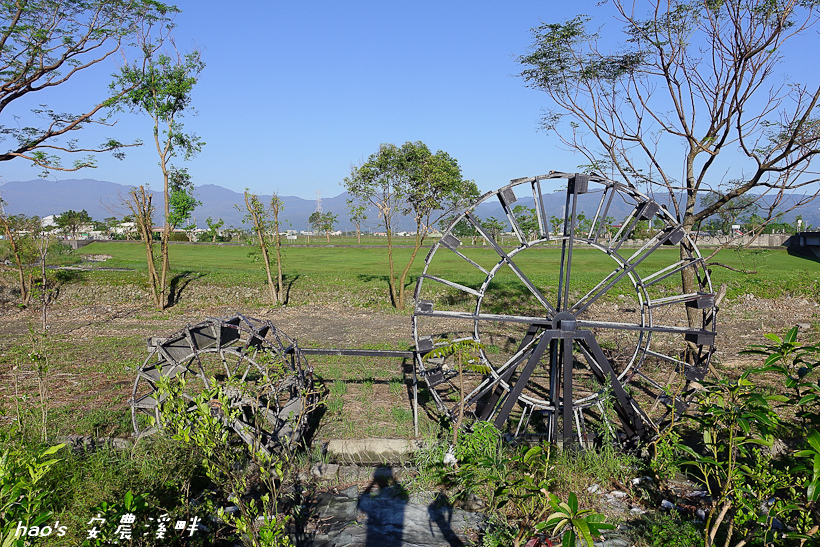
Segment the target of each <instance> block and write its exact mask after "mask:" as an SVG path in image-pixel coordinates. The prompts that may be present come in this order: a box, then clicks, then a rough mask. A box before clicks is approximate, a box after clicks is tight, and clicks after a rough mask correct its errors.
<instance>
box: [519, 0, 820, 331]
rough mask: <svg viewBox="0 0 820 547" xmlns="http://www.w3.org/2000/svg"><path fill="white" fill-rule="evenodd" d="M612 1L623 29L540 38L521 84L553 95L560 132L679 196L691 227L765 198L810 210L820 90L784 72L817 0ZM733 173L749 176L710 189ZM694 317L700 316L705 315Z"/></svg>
mask: <svg viewBox="0 0 820 547" xmlns="http://www.w3.org/2000/svg"><path fill="white" fill-rule="evenodd" d="M610 5H611V6H613V7H614V9H615V10H616V12H617V14H616V19H617V20H619V21H620V22H621V24H622V25H623V31H622V33H621V34H620V36H617V35H610V36H609V37H608V38H607V41H606V44H604V43H602V42H601V41H599V39H598V35H597V34H595V33H594V32H592V31H589V30H588V29H587V25H588V23H589V22H590V19H589V18H588V17H585V16H582V15H579V16H576V17H574V18H572V19H569V20H567V21H562V22H549V23H542V24H541V25H539V26H537V27H536V28H534V29H533V30H532V36H533V40H534V41H533V45H532V47H531V49H530V51H529V52H528V53H526V54H525V55H522V56H521V57H520V58H519V61H520V63H521V65H522V67H523V70H522V72H521V76H522V77H523V79H524V80H525V82H526V84H527V85H528V86H529V87H532V88H535V89H538V90H541V91H543V92H545V93H546V96H547V97H548V100H549V106H548V107H547V110H546V112H547V113H546V115H545V117H544V120H543V126H544V128H545V129H546V130H548V131H554V132H555V133H556V134H557V135H558V136H559V138H560V139H561V140H562V142H563V144H564V145H565V146H567V147H568V148H569V149H571V150H574V151H577V152H579V153H581V154H583V155H584V156H585V158H586V160H587V161H588V163H589V164H596V162H597V161H598V160H600V159H601V157H602V156H603V158H605V159H606V161H607V163H608V164H609V165H610V166H611V169H612V170H613V172H614V173H615V175H616V176H619V177H620V178H622V179H623V180H625V181H628V182H630V183H633V184H634V183H646V184H649V185H650V186H655V187H656V188H655V190H656V191H659V192H665V193H667V194H668V195H669V196H670V198H669V202H670V207H671V208H673V215H674V216H676V217H677V218H678V219H679V220H680V222H681V224H682V225H683V228H684V229H685V230H686V231H691V230H692V229H693V228H694V227H695V226H697V225H698V223H699V222H701V221H705V220H706V219H708V218H709V217H710V216H712V215H714V214H716V213H718V211H720V210H721V208H722V207H724V206H725V205H726V204H729V203H731V202H732V201H733V200H735V199H737V198H739V197H740V196H743V195H745V194H747V193H748V192H750V191H751V190H755V191H760V192H770V193H771V194H772V195H782V194H783V193H789V192H793V191H795V190H796V189H798V188H802V189H805V190H808V192H806V196H805V198H804V199H802V200H801V203H806V202H807V201H808V200H810V199H812V198H814V196H815V195H816V193H817V190H816V188H815V186H812V185H813V184H814V183H815V182H816V181H817V180H818V179H817V177H816V175H815V172H816V169H812V168H811V163H812V161H813V159H814V157H815V156H816V155H817V154H818V153H820V131H818V119H817V115H816V106H817V104H818V101H820V86H816V85H812V86H807V85H803V84H801V83H799V82H798V81H796V80H793V79H792V78H790V79H789V81H788V82H787V83H784V82H783V81H782V80H781V74H782V73H783V70H782V69H781V68H780V63H781V61H782V60H783V55H784V51H786V49H785V46H786V44H787V42H791V41H795V42H797V41H799V39H800V37H801V36H802V35H804V34H807V31H808V30H809V29H810V28H811V27H812V26H813V25H814V24H815V23H816V22H817V19H818V13H819V11H820V7H819V6H818V5H817V4H816V3H814V2H792V1H790V0H771V1H769V0H749V1H742V0H727V1H722V2H701V1H697V0H681V1H677V2H660V1H658V0H654V1H651V2H649V3H648V4H641V7H637V6H635V5H634V4H632V3H630V2H622V1H621V0H615V1H614V2H613V3H611V4H610ZM607 17H608V20H610V21H611V20H612V18H611V17H610V16H607ZM610 44H611V45H610ZM795 46H798V47H799V44H797V43H795ZM808 47H810V45H808V46H803V49H808ZM704 52H708V53H707V54H704ZM672 151H681V152H680V153H675V152H672ZM727 168H729V169H731V170H732V171H733V172H734V173H737V175H740V174H741V173H742V175H743V178H742V179H738V180H736V181H735V182H734V183H732V184H730V185H728V186H727V187H725V188H718V189H715V188H714V186H710V185H714V181H715V180H722V179H723V178H724V177H725V175H726V170H727ZM681 169H683V172H682V177H681ZM642 173H649V174H648V175H643V174H642ZM707 191H715V192H716V194H717V195H716V199H715V200H714V201H713V202H711V203H709V204H706V205H703V204H701V203H699V202H698V198H699V196H701V195H703V194H704V193H705V192H707ZM681 192H682V193H681ZM688 252H689V249H686V246H685V245H684V246H682V248H681V253H682V254H684V255H687V256H688ZM682 273H683V287H684V290H685V291H686V292H689V293H691V292H695V291H696V290H697V280H696V279H695V273H694V271H693V270H692V269H691V268H686V269H684V270H682ZM690 311H691V313H692V314H693V316H692V317H690V319H693V317H694V315H695V314H696V312H697V310H695V309H692V310H690ZM693 320H694V319H693Z"/></svg>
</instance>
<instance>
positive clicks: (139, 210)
mask: <svg viewBox="0 0 820 547" xmlns="http://www.w3.org/2000/svg"><path fill="white" fill-rule="evenodd" d="M131 199H132V201H133V205H131V204H129V208H131V212H132V213H134V220H135V222H136V224H137V231H138V233H139V236H140V239H141V240H142V241H143V243H144V244H145V259H146V260H145V261H146V264H147V266H148V280H149V282H150V284H151V295H152V296H153V297H154V304H156V306H157V308H158V309H160V310H162V293H161V291H160V283H159V276H158V275H157V268H156V263H155V261H154V232H153V230H152V223H151V213H152V210H151V196H146V194H145V187H143V186H140V187H139V194H137V190H132V191H131Z"/></svg>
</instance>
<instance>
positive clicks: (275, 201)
mask: <svg viewBox="0 0 820 547" xmlns="http://www.w3.org/2000/svg"><path fill="white" fill-rule="evenodd" d="M280 206H281V202H279V198H278V197H277V196H273V198H272V199H271V209H272V210H273V228H274V230H275V232H276V233H275V235H274V236H273V237H274V239H273V241H274V245H275V247H276V294H277V297H276V301H277V303H279V304H285V303H286V302H284V296H283V283H282V239H281V237H280V236H279V207H280Z"/></svg>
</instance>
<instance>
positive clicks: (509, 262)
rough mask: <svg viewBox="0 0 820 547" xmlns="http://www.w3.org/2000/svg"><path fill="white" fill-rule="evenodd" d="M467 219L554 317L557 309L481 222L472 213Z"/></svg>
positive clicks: (467, 214)
mask: <svg viewBox="0 0 820 547" xmlns="http://www.w3.org/2000/svg"><path fill="white" fill-rule="evenodd" d="M465 218H466V219H467V220H468V221H469V222H470V224H472V225H473V227H475V229H476V230H477V231H478V233H480V234H481V236H482V237H483V238H484V239H485V240H486V241H487V243H489V244H490V246H491V247H492V248H493V250H495V252H496V253H497V254H498V256H499V257H501V260H502V261H503V262H505V263H506V264H507V266H509V267H510V269H511V270H512V271H513V272H514V273H515V275H516V276H517V277H518V279H520V280H521V282H522V283H523V284H524V286H525V287H527V289H528V290H529V291H530V293H532V295H533V296H535V298H536V300H538V302H540V303H541V305H542V306H544V308H545V309H546V310H547V312H548V313H550V314H552V315H554V314H555V313H556V312H555V308H554V307H552V305H551V304H550V303H549V302H547V299H546V298H544V295H543V294H541V291H539V290H538V288H537V287H536V286H535V285H534V284H533V282H532V281H530V279H529V278H528V277H527V276H526V275H524V272H522V271H521V270H520V269H519V267H518V266H517V265H516V264H515V262H513V260H512V259H511V258H510V257H509V255H507V253H506V252H505V251H504V249H502V248H501V246H500V245H499V244H498V243H497V242H496V241H495V240H494V239H493V238H492V236H490V234H488V233H487V231H486V230H485V229H484V228H483V227H482V226H481V222H479V221H478V219H476V218H475V217H474V216H473V215H472V214H470V213H465Z"/></svg>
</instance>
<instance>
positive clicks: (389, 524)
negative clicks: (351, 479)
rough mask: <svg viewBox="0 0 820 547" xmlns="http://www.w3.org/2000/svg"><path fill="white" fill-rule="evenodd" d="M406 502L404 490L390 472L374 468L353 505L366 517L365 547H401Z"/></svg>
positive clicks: (382, 468)
mask: <svg viewBox="0 0 820 547" xmlns="http://www.w3.org/2000/svg"><path fill="white" fill-rule="evenodd" d="M407 500H408V493H407V490H406V489H405V488H404V487H403V486H402V485H401V483H399V482H398V481H396V479H395V478H394V477H393V470H392V469H391V468H390V467H377V468H376V470H375V471H374V472H373V479H372V480H371V481H370V484H369V485H368V486H367V487H366V488H365V489H364V491H363V492H362V493H361V494H360V495H359V501H358V503H357V507H358V509H359V511H361V512H362V513H364V514H366V515H367V525H366V526H367V540H366V541H365V547H401V545H402V535H403V532H404V508H405V506H406V505H407Z"/></svg>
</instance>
